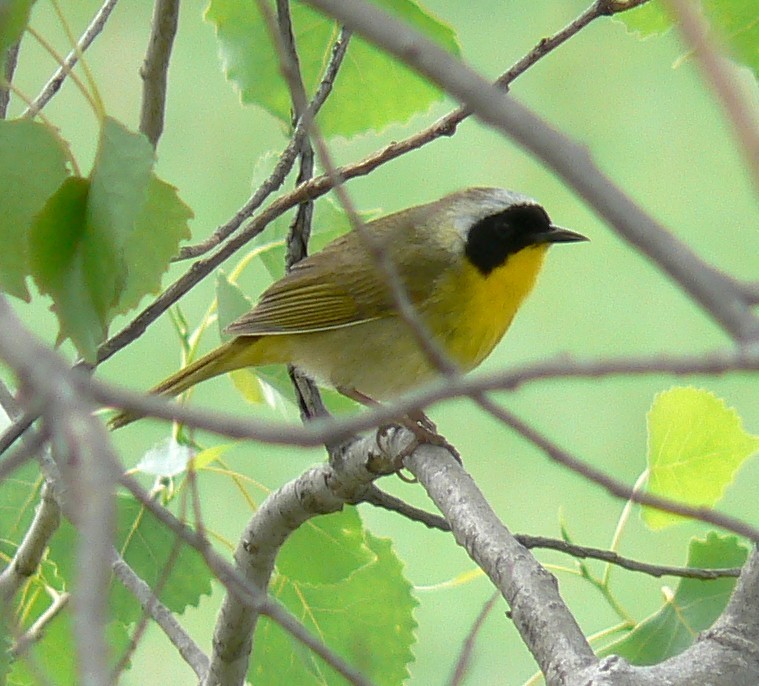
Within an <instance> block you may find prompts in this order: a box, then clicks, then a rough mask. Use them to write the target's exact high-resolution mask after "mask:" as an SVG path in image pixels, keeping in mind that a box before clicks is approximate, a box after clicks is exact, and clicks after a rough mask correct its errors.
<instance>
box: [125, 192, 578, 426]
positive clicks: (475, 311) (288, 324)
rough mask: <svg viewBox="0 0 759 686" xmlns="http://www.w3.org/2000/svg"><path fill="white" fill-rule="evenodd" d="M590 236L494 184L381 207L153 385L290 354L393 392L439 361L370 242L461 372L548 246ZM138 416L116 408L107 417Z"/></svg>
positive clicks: (184, 382)
mask: <svg viewBox="0 0 759 686" xmlns="http://www.w3.org/2000/svg"><path fill="white" fill-rule="evenodd" d="M586 240H588V239H587V238H586V237H585V236H583V235H582V234H579V233H576V232H574V231H570V230H569V229H565V228H561V227H559V226H556V225H555V224H553V222H552V221H551V219H550V217H549V216H548V213H547V212H546V210H545V209H544V208H543V206H542V205H540V204H539V203H538V202H537V201H535V200H533V199H532V198H530V197H528V196H526V195H523V194H521V193H518V192H515V191H511V190H506V189H502V188H485V187H473V188H467V189H464V190H460V191H457V192H454V193H451V194H449V195H446V196H445V197H443V198H440V199H438V200H435V201H433V202H428V203H425V204H421V205H416V206H413V207H409V208H407V209H404V210H401V211H398V212H395V213H393V214H389V215H386V216H383V217H380V218H378V219H375V220H374V221H371V222H368V223H367V224H366V225H365V227H364V229H363V231H351V232H348V233H346V234H344V235H342V236H340V237H339V238H337V239H335V240H334V241H332V242H331V243H329V244H328V245H326V246H325V247H324V248H323V249H322V250H321V251H319V252H316V253H314V254H312V255H310V256H308V257H306V258H305V259H303V260H301V261H300V262H298V263H296V264H295V265H294V266H293V268H292V269H291V270H290V271H289V272H288V273H287V274H286V275H285V276H284V277H282V278H281V279H279V280H278V281H275V282H274V283H273V284H272V285H271V286H269V287H268V288H267V289H266V290H265V291H264V292H263V294H262V295H261V296H260V299H259V300H258V303H257V304H256V305H255V306H254V307H253V308H252V309H251V310H250V311H249V312H247V313H246V314H243V315H242V316H241V317H239V318H238V319H237V320H235V321H233V322H232V323H231V324H229V325H228V326H227V327H226V332H227V333H228V334H230V335H232V336H233V338H232V339H231V340H229V341H228V342H226V343H223V344H222V345H220V346H219V347H217V348H216V349H214V350H212V351H211V352H209V353H207V354H206V355H204V356H203V357H201V358H200V359H198V360H197V361H195V362H193V363H191V364H189V365H188V366H186V367H184V368H183V369H180V370H179V371H178V372H176V373H175V374H173V375H171V376H169V377H168V378H167V379H165V380H164V381H163V382H161V383H160V384H158V385H157V386H155V387H154V388H153V389H152V390H151V393H155V394H161V395H167V396H174V395H178V394H180V393H182V392H184V391H185V390H187V389H189V388H190V387H192V386H194V385H195V384H197V383H199V382H201V381H205V380H206V379H210V378H212V377H215V376H218V375H220V374H224V373H227V372H231V371H234V370H237V369H241V368H245V367H256V366H259V365H269V364H292V365H294V366H295V367H297V368H299V369H300V370H302V371H304V372H305V373H306V374H307V375H309V376H311V377H312V378H314V379H316V380H317V381H319V382H321V383H324V384H327V385H329V386H332V387H334V388H336V389H338V390H340V391H342V392H344V393H345V394H346V395H349V396H350V397H353V398H357V399H362V398H363V399H365V400H366V401H368V402H385V401H388V400H392V399H393V398H395V397H397V396H399V395H401V394H403V393H405V392H407V391H410V390H412V389H414V388H416V387H418V386H421V385H423V384H425V383H427V382H430V381H432V380H434V379H435V378H436V377H438V376H439V375H440V373H441V372H440V369H439V366H437V365H436V364H435V362H434V361H433V360H431V359H430V355H429V351H427V350H425V349H424V346H423V345H421V344H420V341H419V339H418V337H417V335H416V334H415V333H414V332H413V331H412V330H411V328H410V326H409V325H408V323H407V322H406V321H404V320H403V318H402V317H401V315H400V314H399V310H398V307H397V300H396V296H395V295H394V293H393V290H392V288H391V287H390V286H389V285H388V275H387V270H386V269H383V267H382V266H381V265H380V264H379V260H378V258H377V251H380V252H381V253H382V254H384V255H385V256H386V257H387V258H388V259H389V260H390V261H391V263H392V265H393V267H394V270H393V271H394V272H395V275H396V277H397V279H398V280H399V282H400V286H401V287H402V290H403V291H404V292H405V294H406V296H407V297H408V300H409V302H410V304H411V305H412V306H413V308H414V310H415V312H416V316H417V319H418V320H419V322H421V325H422V327H423V329H424V330H425V331H426V332H427V334H428V335H429V336H430V338H431V340H432V341H433V342H434V343H436V344H437V347H438V349H440V350H441V351H442V352H443V353H444V354H445V355H446V356H447V358H448V359H449V360H450V361H451V362H452V363H453V365H454V366H455V367H456V369H457V370H459V371H461V372H468V371H470V370H472V369H474V368H475V367H477V366H478V365H479V364H480V363H481V362H482V361H483V360H484V359H485V358H486V357H487V356H488V355H489V354H490V353H491V352H492V350H493V348H494V347H495V346H496V345H497V344H498V343H499V341H500V340H501V339H502V338H503V336H504V334H505V333H506V331H507V330H508V328H509V326H510V325H511V323H512V321H513V319H514V316H515V315H516V313H517V311H518V310H519V308H520V306H521V305H522V303H523V302H524V300H525V298H526V297H527V295H528V294H529V293H530V292H531V291H532V289H533V287H534V285H535V282H536V279H537V277H538V274H539V272H540V271H541V268H542V266H543V263H544V258H545V256H546V252H547V250H548V248H549V247H550V246H551V245H553V244H555V243H574V242H580V241H586ZM370 242H371V243H372V244H373V245H371V246H370V245H369V243H370ZM138 418H139V417H138V416H137V415H135V414H132V413H128V412H121V413H119V414H117V415H115V416H114V417H113V419H112V420H111V422H110V427H111V428H112V429H115V428H118V427H121V426H124V425H125V424H128V423H130V422H131V421H134V420H135V419H138Z"/></svg>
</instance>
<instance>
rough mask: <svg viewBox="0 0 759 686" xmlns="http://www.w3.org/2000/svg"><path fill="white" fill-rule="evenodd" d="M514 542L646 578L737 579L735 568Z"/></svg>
mask: <svg viewBox="0 0 759 686" xmlns="http://www.w3.org/2000/svg"><path fill="white" fill-rule="evenodd" d="M515 537H516V539H517V540H518V541H519V542H520V543H521V544H522V545H523V546H524V547H525V548H529V549H530V550H532V549H535V548H544V549H547V550H556V551H558V552H560V553H566V554H567V555H571V556H572V557H579V558H591V559H594V560H602V561H603V562H608V563H609V564H612V565H616V566H617V567H622V568H623V569H628V570H630V571H631V572H642V573H643V574H648V575H649V576H655V577H662V576H677V577H681V578H683V579H701V580H703V581H712V580H714V579H722V578H725V577H738V576H740V573H741V570H740V569H739V568H738V567H730V568H715V569H701V568H697V567H676V566H670V565H658V564H653V563H650V562H640V561H638V560H632V559H630V558H629V557H623V556H622V555H620V554H619V553H617V552H616V551H614V550H603V549H602V548H589V547H587V546H583V545H577V544H575V543H567V542H566V541H562V540H559V539H557V538H546V537H544V536H530V535H527V534H516V536H515Z"/></svg>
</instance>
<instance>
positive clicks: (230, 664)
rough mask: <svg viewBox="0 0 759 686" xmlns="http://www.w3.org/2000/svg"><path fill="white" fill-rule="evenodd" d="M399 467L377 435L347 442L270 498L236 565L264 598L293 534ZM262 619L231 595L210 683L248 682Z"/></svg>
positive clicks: (249, 528) (354, 498) (246, 535)
mask: <svg viewBox="0 0 759 686" xmlns="http://www.w3.org/2000/svg"><path fill="white" fill-rule="evenodd" d="M399 440H400V439H399ZM404 440H405V445H408V444H409V443H410V441H411V440H412V437H411V436H410V435H409V434H407V432H406V435H405V439H404ZM399 447H400V448H402V444H401V443H398V444H396V449H398V448H399ZM394 468H395V465H394V462H393V460H392V458H390V457H388V456H387V455H386V454H385V452H384V450H383V446H378V444H377V438H376V436H372V437H369V438H364V439H361V440H357V441H355V442H353V443H350V444H348V445H347V446H346V447H345V448H344V450H343V451H342V452H340V453H338V452H337V451H335V452H334V453H333V456H332V460H331V464H321V465H319V466H317V467H313V468H311V469H309V470H308V471H307V472H305V473H304V474H302V475H301V476H299V477H298V478H297V479H294V480H293V481H290V482H289V483H287V484H285V485H284V486H282V487H281V488H279V489H277V490H276V491H275V492H274V493H272V494H271V495H269V497H268V498H267V499H266V500H265V501H264V502H263V504H262V505H261V507H260V508H259V509H258V511H257V512H256V514H255V515H254V516H253V517H252V518H251V520H250V522H249V523H248V526H247V527H246V528H245V531H244V533H243V535H242V537H241V541H240V544H239V546H238V547H237V550H236V551H235V563H236V565H237V568H238V569H239V570H240V572H241V573H242V575H243V576H244V577H245V579H246V581H247V582H248V583H250V584H251V585H252V586H253V587H255V588H256V589H257V590H258V591H260V593H261V594H264V593H265V592H266V590H267V588H268V585H269V580H270V578H271V574H272V572H273V570H274V562H275V560H276V556H277V554H278V553H279V550H280V548H281V547H282V545H283V544H284V542H285V541H286V540H287V538H288V536H289V535H290V534H291V533H292V532H293V531H295V530H296V529H297V528H298V527H299V526H300V525H301V524H303V523H304V522H306V521H308V520H309V519H311V518H312V517H315V516H317V515H321V514H329V513H331V512H337V511H339V510H341V509H342V508H343V505H345V504H346V503H350V502H357V501H359V500H360V499H361V497H362V495H363V493H364V492H366V490H367V489H368V488H369V486H370V485H371V483H372V482H373V481H374V480H375V479H377V478H378V477H379V476H381V475H382V474H386V473H388V472H391V471H392V470H393V469H394ZM259 616H260V612H259V611H258V609H257V608H256V607H255V606H252V605H247V604H244V603H241V602H240V599H239V598H238V597H237V596H236V594H234V593H232V592H230V593H228V594H227V596H226V598H225V599H224V603H223V605H222V608H221V612H220V613H219V619H218V621H217V624H216V630H215V631H214V654H213V656H212V661H211V669H210V671H209V676H208V679H207V681H206V683H207V684H217V683H219V684H224V685H227V684H241V683H242V682H243V681H244V679H245V674H246V672H247V669H248V662H249V657H250V652H251V647H252V638H253V632H254V631H255V627H256V623H257V621H258V618H259ZM362 683H365V682H362Z"/></svg>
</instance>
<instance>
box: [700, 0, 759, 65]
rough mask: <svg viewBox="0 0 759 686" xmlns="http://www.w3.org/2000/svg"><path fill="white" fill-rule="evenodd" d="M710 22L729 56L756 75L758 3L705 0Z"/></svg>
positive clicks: (758, 30)
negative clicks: (726, 48) (725, 46)
mask: <svg viewBox="0 0 759 686" xmlns="http://www.w3.org/2000/svg"><path fill="white" fill-rule="evenodd" d="M702 5H703V8H704V12H705V14H706V16H707V18H708V19H709V23H710V24H711V26H712V27H714V29H715V31H716V32H717V34H718V35H719V37H720V38H721V39H722V40H723V41H724V43H725V44H726V45H727V47H728V50H729V52H730V54H731V56H732V57H733V58H734V59H735V60H736V61H738V62H740V63H742V64H745V65H746V66H748V67H749V68H750V69H751V70H752V71H753V72H754V76H755V77H756V78H759V49H757V46H758V45H759V4H757V2H756V0H704V2H703V3H702Z"/></svg>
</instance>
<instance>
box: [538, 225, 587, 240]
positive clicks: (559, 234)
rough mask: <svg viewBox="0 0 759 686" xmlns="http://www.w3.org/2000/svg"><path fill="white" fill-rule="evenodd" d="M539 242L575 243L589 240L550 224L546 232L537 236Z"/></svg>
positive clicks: (579, 234)
mask: <svg viewBox="0 0 759 686" xmlns="http://www.w3.org/2000/svg"><path fill="white" fill-rule="evenodd" d="M539 238H540V240H541V242H544V243H577V242H578V241H589V240H590V238H588V237H587V236H583V235H582V234H581V233H576V232H575V231H570V230H569V229H562V228H561V227H560V226H554V225H553V224H551V226H550V227H548V231H546V232H545V233H542V234H540V235H539Z"/></svg>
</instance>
